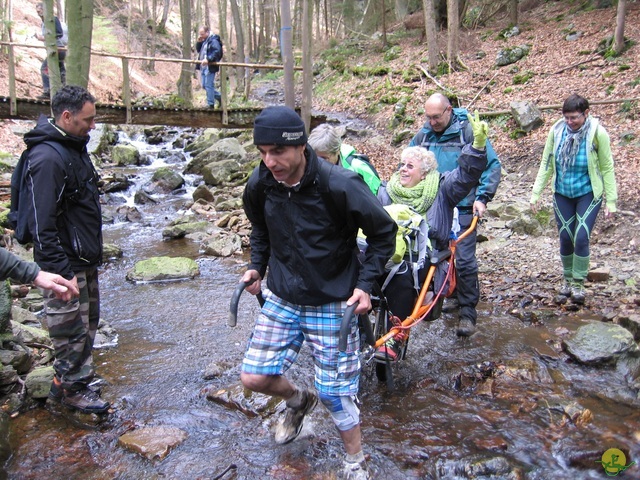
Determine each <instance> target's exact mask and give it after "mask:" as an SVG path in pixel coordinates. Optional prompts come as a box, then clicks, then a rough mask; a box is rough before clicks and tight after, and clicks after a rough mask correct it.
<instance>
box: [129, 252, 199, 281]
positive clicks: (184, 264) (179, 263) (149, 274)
mask: <svg viewBox="0 0 640 480" xmlns="http://www.w3.org/2000/svg"><path fill="white" fill-rule="evenodd" d="M197 275H200V269H199V268H198V264H197V263H196V262H195V261H194V260H192V259H191V258H185V257H152V258H148V259H146V260H141V261H139V262H137V263H136V264H135V266H134V267H133V268H132V269H131V270H129V271H128V272H127V277H126V278H127V280H129V281H132V282H157V281H162V280H182V279H186V278H194V277H196V276H197Z"/></svg>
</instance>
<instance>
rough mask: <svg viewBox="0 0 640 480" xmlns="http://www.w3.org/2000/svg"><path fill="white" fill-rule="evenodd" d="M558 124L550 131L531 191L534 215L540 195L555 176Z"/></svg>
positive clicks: (531, 204)
mask: <svg viewBox="0 0 640 480" xmlns="http://www.w3.org/2000/svg"><path fill="white" fill-rule="evenodd" d="M556 125H557V122H556V124H555V125H554V126H553V127H552V128H551V130H550V131H549V135H547V142H546V143H545V146H544V151H543V152H542V159H541V161H540V167H539V168H538V174H537V175H536V179H535V181H534V183H533V188H532V191H531V198H530V200H529V203H530V206H531V211H532V212H533V213H537V211H538V207H539V202H540V195H542V191H543V190H544V189H545V187H546V186H547V183H549V178H551V175H552V174H553V171H554V169H555V165H553V164H552V162H555V159H554V153H553V147H554V138H555V135H554V130H555V128H556Z"/></svg>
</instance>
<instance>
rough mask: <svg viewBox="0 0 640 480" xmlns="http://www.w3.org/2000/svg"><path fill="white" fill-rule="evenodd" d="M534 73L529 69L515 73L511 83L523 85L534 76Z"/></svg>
mask: <svg viewBox="0 0 640 480" xmlns="http://www.w3.org/2000/svg"><path fill="white" fill-rule="evenodd" d="M534 75H535V74H534V73H533V72H531V71H527V72H524V73H521V74H520V75H515V76H514V77H513V84H514V85H523V84H525V83H527V82H528V81H529V80H531V79H532V78H533V77H534Z"/></svg>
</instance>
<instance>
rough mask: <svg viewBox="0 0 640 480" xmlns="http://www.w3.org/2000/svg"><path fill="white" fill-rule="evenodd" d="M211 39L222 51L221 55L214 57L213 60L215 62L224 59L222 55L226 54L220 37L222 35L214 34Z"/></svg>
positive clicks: (219, 50)
mask: <svg viewBox="0 0 640 480" xmlns="http://www.w3.org/2000/svg"><path fill="white" fill-rule="evenodd" d="M211 41H212V42H215V43H214V44H213V45H214V46H216V47H217V50H218V52H220V54H219V55H216V57H215V58H214V59H213V61H214V62H219V61H220V60H222V57H223V55H224V48H223V46H222V39H221V38H220V35H213V38H212V39H211ZM216 44H217V45H216Z"/></svg>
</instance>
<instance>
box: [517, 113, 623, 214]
mask: <svg viewBox="0 0 640 480" xmlns="http://www.w3.org/2000/svg"><path fill="white" fill-rule="evenodd" d="M590 118H591V122H592V124H593V125H592V128H591V131H590V132H589V136H588V137H587V145H590V148H589V151H588V152H587V158H588V162H589V164H588V170H589V179H590V180H591V188H592V189H593V196H594V198H596V199H598V198H602V194H603V192H604V195H605V201H606V203H605V205H606V207H607V208H608V209H609V211H610V212H611V213H613V212H615V211H616V202H617V200H618V189H617V187H616V177H615V173H614V170H613V157H612V155H611V142H610V140H609V134H608V133H607V131H606V130H605V129H604V127H601V126H600V123H599V122H598V120H597V119H596V118H594V117H590ZM564 127H565V121H564V119H560V120H558V121H557V122H556V123H555V124H554V125H553V127H552V128H551V131H550V132H549V135H548V136H547V143H546V144H545V146H544V152H543V153H542V163H541V164H540V168H539V169H538V175H537V176H536V181H535V183H534V184H533V191H532V193H531V200H530V203H536V202H537V201H538V200H539V199H540V194H541V193H542V191H543V190H544V189H545V187H546V186H547V184H548V183H549V179H551V191H552V192H553V193H555V190H556V159H555V153H556V152H557V151H558V147H559V142H560V139H561V138H562V131H563V129H564Z"/></svg>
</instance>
